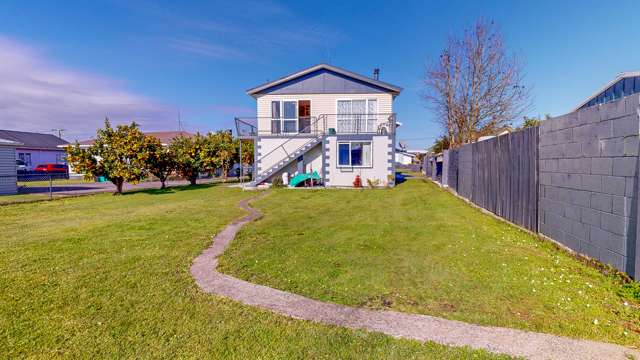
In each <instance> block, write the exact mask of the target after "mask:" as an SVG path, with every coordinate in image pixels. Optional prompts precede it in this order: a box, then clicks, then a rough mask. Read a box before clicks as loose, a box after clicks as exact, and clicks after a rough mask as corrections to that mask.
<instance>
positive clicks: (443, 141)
mask: <svg viewBox="0 0 640 360" xmlns="http://www.w3.org/2000/svg"><path fill="white" fill-rule="evenodd" d="M449 147H450V143H449V137H448V136H446V135H443V136H441V137H439V138H437V139H436V141H435V142H434V143H433V145H432V146H431V148H430V149H429V150H431V152H434V153H436V154H437V153H441V152H443V151H444V150H448V149H449Z"/></svg>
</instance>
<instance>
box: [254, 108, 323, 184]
mask: <svg viewBox="0 0 640 360" xmlns="http://www.w3.org/2000/svg"><path fill="white" fill-rule="evenodd" d="M326 132H327V118H326V116H325V115H320V116H318V117H316V118H314V119H313V120H312V121H311V122H310V123H309V125H307V126H305V127H304V128H303V129H302V130H301V131H299V132H297V133H295V134H291V136H289V137H287V140H285V141H283V142H282V143H281V144H279V145H278V146H276V147H275V148H273V149H272V150H271V151H269V152H268V153H266V154H265V155H262V156H261V157H260V158H258V159H257V163H258V164H260V163H261V162H263V161H264V159H266V158H267V157H269V156H271V155H272V154H275V152H276V151H278V150H280V149H282V151H284V153H285V154H286V155H285V157H284V158H283V159H282V160H280V161H278V162H276V165H274V166H271V167H270V168H268V169H266V170H264V171H260V172H258V173H257V174H256V178H255V180H254V181H253V182H256V185H257V183H258V182H261V181H262V180H264V178H262V177H263V175H267V177H268V176H269V175H271V174H272V173H273V172H275V171H277V170H273V168H274V167H277V166H278V165H279V164H281V163H282V162H283V161H284V162H285V164H283V165H281V166H282V167H284V166H286V165H287V164H289V163H290V162H291V161H292V160H293V158H291V157H292V154H296V153H297V152H299V150H300V149H302V148H304V147H305V146H308V145H309V144H310V143H313V142H314V143H316V144H317V143H318V142H319V140H320V139H321V137H322V136H323V135H324V134H326ZM309 135H313V136H314V137H313V138H312V139H311V140H310V141H307V142H305V143H304V144H302V145H301V146H299V147H297V148H296V149H295V150H293V151H291V153H289V152H288V151H287V148H286V146H285V145H286V144H288V143H289V142H291V141H293V140H294V139H299V138H305V137H308V136H309ZM300 155H301V154H297V155H296V156H295V157H297V156H300ZM282 167H280V168H282ZM267 172H269V174H267Z"/></svg>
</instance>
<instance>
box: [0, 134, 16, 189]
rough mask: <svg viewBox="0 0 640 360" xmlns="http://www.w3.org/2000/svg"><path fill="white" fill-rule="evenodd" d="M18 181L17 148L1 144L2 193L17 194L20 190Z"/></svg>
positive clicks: (0, 187) (0, 182) (0, 185)
mask: <svg viewBox="0 0 640 360" xmlns="http://www.w3.org/2000/svg"><path fill="white" fill-rule="evenodd" d="M16 181H17V179H16V150H15V148H14V147H10V146H0V194H2V195H6V194H15V193H16V192H17V190H18V187H17V184H16Z"/></svg>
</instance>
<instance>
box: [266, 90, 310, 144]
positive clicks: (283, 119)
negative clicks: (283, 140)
mask: <svg viewBox="0 0 640 360" xmlns="http://www.w3.org/2000/svg"><path fill="white" fill-rule="evenodd" d="M300 101H308V102H309V106H311V110H312V111H313V102H312V101H311V99H280V100H278V99H273V100H270V101H269V112H271V111H272V105H271V103H273V102H278V103H280V118H278V119H276V118H274V117H273V114H271V115H270V116H271V120H272V121H273V120H278V121H280V133H276V134H273V133H272V135H293V134H298V133H300ZM285 102H294V103H295V104H296V112H295V115H296V117H295V118H285V117H284V103H285ZM309 117H310V118H311V121H312V122H313V116H312V115H310V116H309ZM285 120H286V121H295V124H296V126H295V128H296V130H295V131H293V132H286V131H284V129H285V127H284V122H285ZM269 131H271V123H269Z"/></svg>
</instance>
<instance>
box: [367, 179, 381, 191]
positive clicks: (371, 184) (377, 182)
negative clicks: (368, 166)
mask: <svg viewBox="0 0 640 360" xmlns="http://www.w3.org/2000/svg"><path fill="white" fill-rule="evenodd" d="M367 185H369V187H370V188H372V189H373V188H376V187H378V186H379V185H380V179H367Z"/></svg>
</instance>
